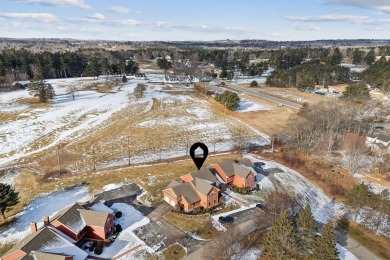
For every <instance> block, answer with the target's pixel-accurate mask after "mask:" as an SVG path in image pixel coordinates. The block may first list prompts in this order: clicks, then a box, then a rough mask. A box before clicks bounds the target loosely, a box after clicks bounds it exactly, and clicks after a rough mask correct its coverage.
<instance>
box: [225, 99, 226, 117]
mask: <svg viewBox="0 0 390 260" xmlns="http://www.w3.org/2000/svg"><path fill="white" fill-rule="evenodd" d="M225 115H226V101H225Z"/></svg>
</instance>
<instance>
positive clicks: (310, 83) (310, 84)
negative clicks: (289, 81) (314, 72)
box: [297, 77, 316, 91]
mask: <svg viewBox="0 0 390 260" xmlns="http://www.w3.org/2000/svg"><path fill="white" fill-rule="evenodd" d="M315 85H316V82H315V81H314V80H313V79H312V78H310V77H305V78H303V79H302V80H300V81H299V83H298V87H297V88H298V89H299V90H301V91H304V90H313V89H314V87H315Z"/></svg>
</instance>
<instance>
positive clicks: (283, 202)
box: [265, 191, 301, 225]
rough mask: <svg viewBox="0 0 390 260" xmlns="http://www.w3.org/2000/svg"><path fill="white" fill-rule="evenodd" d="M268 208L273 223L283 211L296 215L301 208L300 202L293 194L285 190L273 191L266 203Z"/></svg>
mask: <svg viewBox="0 0 390 260" xmlns="http://www.w3.org/2000/svg"><path fill="white" fill-rule="evenodd" d="M265 206H266V210H267V211H268V213H269V219H270V220H271V223H270V224H271V225H272V224H273V223H274V222H275V221H276V220H277V219H278V218H279V215H280V214H282V212H283V211H287V212H288V213H289V214H290V215H295V214H297V213H298V212H299V210H300V209H301V207H300V205H299V203H298V202H297V201H296V199H295V198H293V197H292V196H291V195H289V194H288V193H285V192H277V191H274V192H271V193H270V194H269V195H268V197H267V200H266V203H265Z"/></svg>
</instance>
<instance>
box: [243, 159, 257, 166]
mask: <svg viewBox="0 0 390 260" xmlns="http://www.w3.org/2000/svg"><path fill="white" fill-rule="evenodd" d="M241 163H242V164H243V165H245V166H247V167H253V166H255V165H254V164H253V162H252V161H251V160H249V159H244V160H242V161H241Z"/></svg>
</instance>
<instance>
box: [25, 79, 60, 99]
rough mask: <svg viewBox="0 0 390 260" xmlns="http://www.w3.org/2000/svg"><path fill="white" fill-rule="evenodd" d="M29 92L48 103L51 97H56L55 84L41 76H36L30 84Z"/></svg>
mask: <svg viewBox="0 0 390 260" xmlns="http://www.w3.org/2000/svg"><path fill="white" fill-rule="evenodd" d="M27 88H28V92H29V93H30V95H33V96H34V97H38V98H39V101H40V102H42V103H46V102H47V101H48V100H49V99H53V97H54V89H53V86H52V85H50V84H48V83H47V82H46V81H44V80H42V78H40V77H34V79H33V80H31V81H30V83H29V84H28V87H27Z"/></svg>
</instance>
